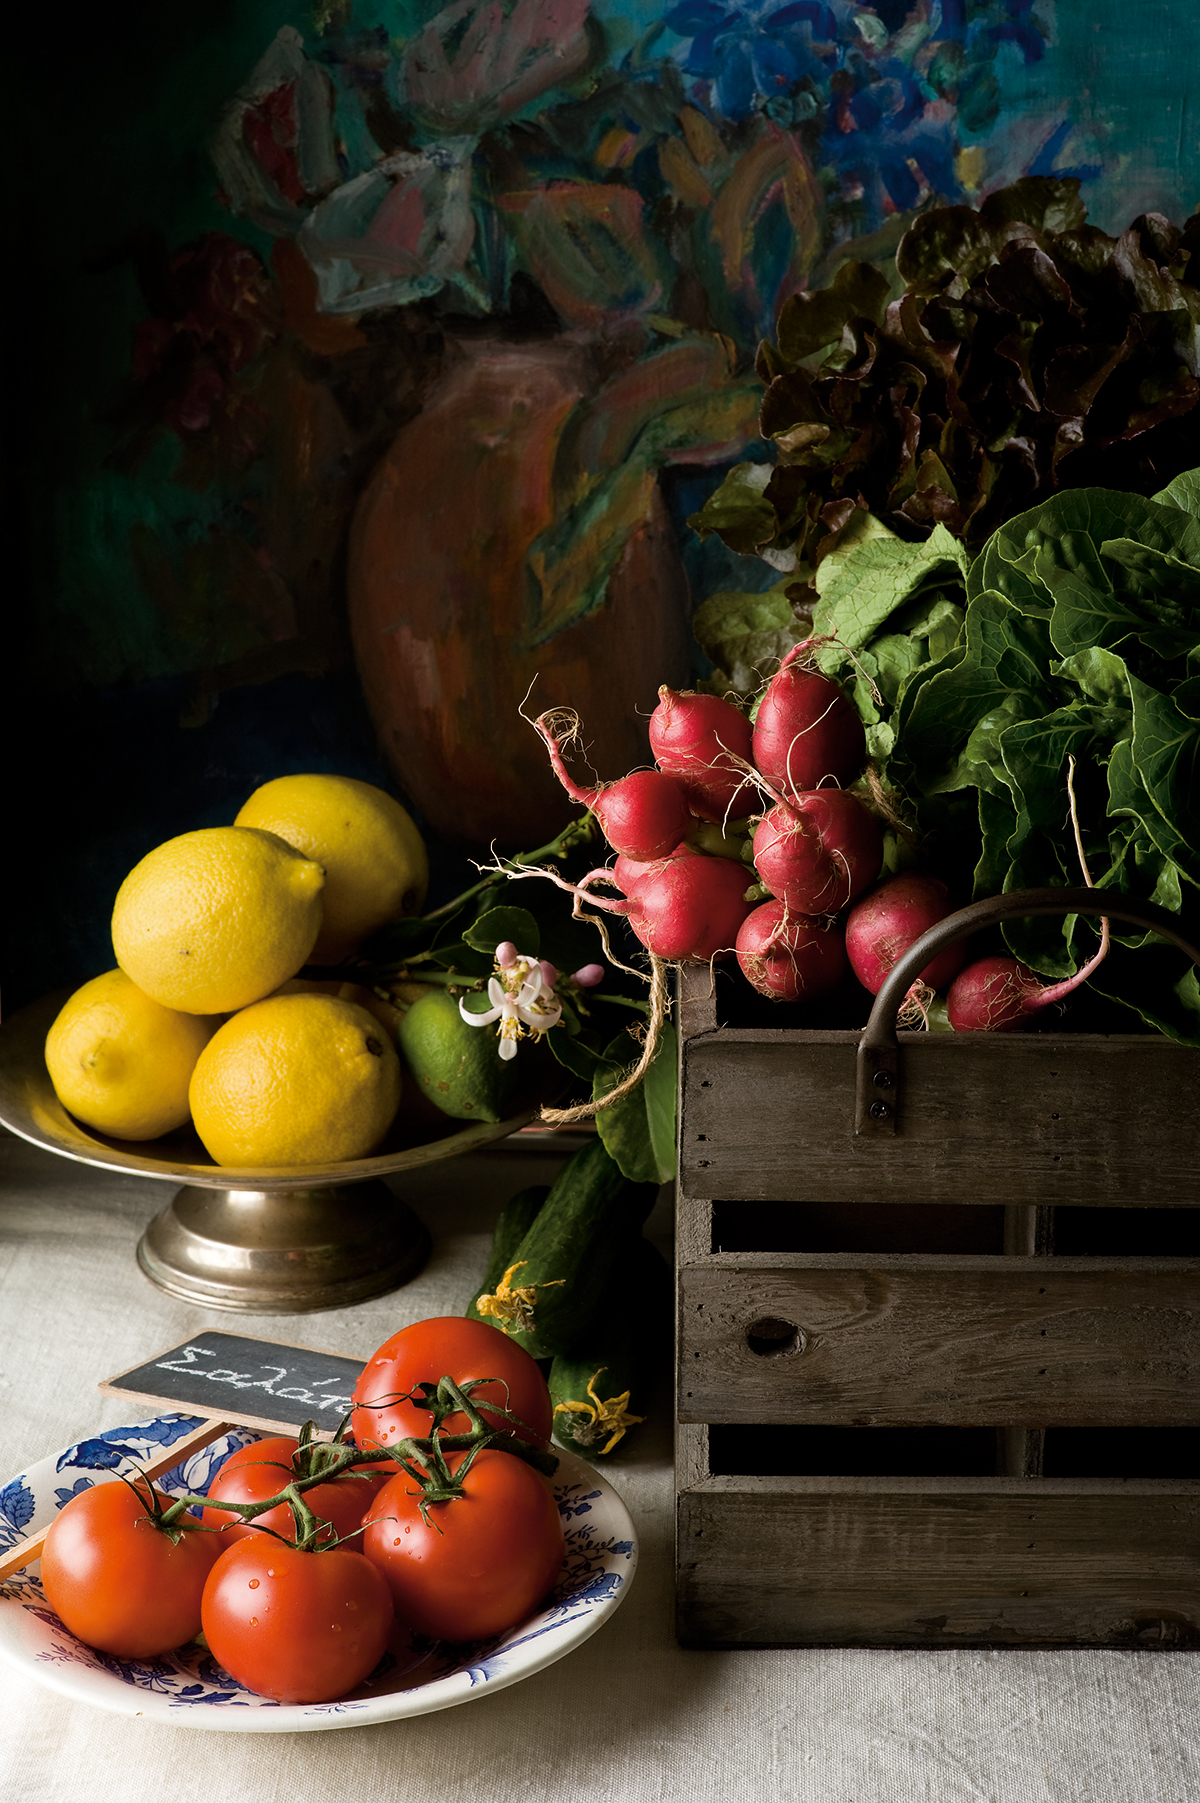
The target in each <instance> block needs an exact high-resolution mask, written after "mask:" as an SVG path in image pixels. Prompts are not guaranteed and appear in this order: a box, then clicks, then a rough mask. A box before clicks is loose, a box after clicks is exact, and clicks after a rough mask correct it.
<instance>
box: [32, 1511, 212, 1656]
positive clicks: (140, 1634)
mask: <svg viewBox="0 0 1200 1803" xmlns="http://www.w3.org/2000/svg"><path fill="white" fill-rule="evenodd" d="M149 1488H150V1486H148V1485H147V1484H146V1483H145V1481H144V1480H143V1484H142V1486H141V1489H142V1494H141V1495H139V1494H138V1492H137V1491H135V1490H134V1489H133V1488H132V1486H131V1485H130V1484H128V1483H124V1482H122V1481H120V1480H119V1479H118V1480H113V1481H112V1482H109V1483H102V1484H95V1485H93V1486H92V1488H91V1489H89V1490H81V1491H80V1492H79V1493H78V1495H77V1496H73V1497H72V1498H71V1500H70V1502H69V1503H67V1504H66V1505H65V1506H64V1508H63V1509H62V1510H61V1511H60V1513H59V1514H58V1515H57V1516H56V1517H55V1519H54V1521H53V1522H52V1523H51V1526H50V1529H49V1531H48V1533H47V1535H46V1544H45V1547H44V1549H43V1552H42V1584H43V1587H44V1588H45V1592H46V1599H47V1601H48V1602H49V1604H50V1607H51V1608H52V1609H53V1610H54V1612H55V1614H56V1615H57V1616H58V1618H59V1620H60V1621H61V1622H62V1623H63V1625H64V1626H65V1627H67V1628H69V1629H70V1631H71V1633H72V1634H74V1635H76V1636H77V1638H78V1639H80V1640H82V1641H84V1642H85V1643H86V1644H87V1645H88V1646H92V1647H96V1648H97V1649H98V1650H99V1651H100V1652H102V1653H113V1654H115V1655H116V1657H117V1658H119V1659H152V1658H154V1657H155V1655H156V1654H158V1653H165V1652H168V1651H169V1650H170V1649H171V1648H172V1647H177V1646H183V1645H184V1644H185V1643H186V1642H187V1641H189V1640H194V1639H195V1638H196V1635H197V1634H198V1633H199V1632H200V1598H201V1593H202V1592H203V1589H204V1585H205V1581H206V1579H207V1578H208V1574H209V1572H210V1571H211V1570H212V1567H213V1561H214V1560H215V1559H216V1557H217V1554H218V1553H219V1552H220V1550H221V1542H220V1540H219V1539H218V1537H217V1535H216V1534H208V1533H206V1532H205V1531H204V1529H203V1528H202V1527H200V1526H198V1525H197V1523H196V1522H195V1521H194V1520H193V1521H190V1522H189V1521H188V1519H187V1518H186V1517H181V1518H180V1520H179V1521H178V1522H177V1523H176V1525H175V1529H174V1532H173V1533H168V1532H167V1531H166V1530H165V1529H163V1528H160V1527H158V1526H157V1525H156V1523H155V1520H154V1517H153V1515H152V1513H151V1509H150V1507H148V1505H147V1502H146V1501H145V1500H144V1497H145V1496H146V1494H147V1491H148V1490H149ZM160 1500H161V1501H162V1502H164V1503H165V1504H166V1505H167V1506H170V1503H171V1501H172V1499H171V1498H170V1497H163V1498H161V1499H160Z"/></svg>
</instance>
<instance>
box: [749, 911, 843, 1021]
mask: <svg viewBox="0 0 1200 1803" xmlns="http://www.w3.org/2000/svg"><path fill="white" fill-rule="evenodd" d="M737 961H738V963H739V964H740V965H741V967H742V975H743V976H744V977H745V979H746V981H747V982H748V983H749V984H750V985H751V986H752V987H753V988H754V989H757V990H758V993H759V994H760V995H765V996H769V997H770V998H771V1000H772V1001H776V1002H811V1001H815V1000H816V999H817V998H818V996H822V995H828V993H829V991H830V990H831V989H835V988H836V987H837V985H838V983H839V982H840V981H841V979H842V976H843V975H844V973H845V969H846V948H845V944H844V941H843V937H842V933H841V931H840V929H839V928H838V927H837V926H835V924H834V923H833V921H831V920H829V919H823V920H816V919H814V918H813V916H812V915H811V914H791V913H789V912H788V910H787V908H786V907H785V906H784V904H783V903H782V902H781V901H769V902H763V904H762V906H761V907H759V908H755V910H754V912H753V914H748V915H747V916H746V918H745V920H744V921H743V922H742V926H741V931H740V932H739V933H738V936H737Z"/></svg>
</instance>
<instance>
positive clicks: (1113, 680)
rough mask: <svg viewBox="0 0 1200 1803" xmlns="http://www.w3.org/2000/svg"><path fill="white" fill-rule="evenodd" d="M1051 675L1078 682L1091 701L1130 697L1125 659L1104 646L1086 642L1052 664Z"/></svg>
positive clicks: (1118, 700)
mask: <svg viewBox="0 0 1200 1803" xmlns="http://www.w3.org/2000/svg"><path fill="white" fill-rule="evenodd" d="M1053 673H1054V675H1056V676H1062V677H1065V678H1066V679H1067V681H1068V682H1077V683H1078V684H1079V686H1080V688H1081V689H1082V690H1083V692H1084V694H1085V695H1086V696H1087V697H1088V699H1089V700H1090V701H1113V702H1126V703H1128V701H1129V672H1128V670H1127V669H1126V668H1125V660H1124V658H1123V657H1118V656H1117V655H1116V654H1115V652H1112V651H1105V650H1104V648H1103V646H1100V645H1088V646H1086V647H1085V648H1084V649H1083V650H1082V651H1075V652H1073V653H1072V655H1071V656H1070V657H1067V658H1064V659H1063V661H1062V663H1060V664H1057V665H1055V666H1054V670H1053Z"/></svg>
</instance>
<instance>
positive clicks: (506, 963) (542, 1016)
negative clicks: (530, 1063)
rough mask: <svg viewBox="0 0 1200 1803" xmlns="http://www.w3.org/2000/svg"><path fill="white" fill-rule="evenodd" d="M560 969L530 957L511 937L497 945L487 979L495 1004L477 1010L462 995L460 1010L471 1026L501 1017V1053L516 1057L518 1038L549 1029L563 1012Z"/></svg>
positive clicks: (480, 1024) (538, 1033) (491, 1000)
mask: <svg viewBox="0 0 1200 1803" xmlns="http://www.w3.org/2000/svg"><path fill="white" fill-rule="evenodd" d="M557 981H558V972H557V971H556V970H555V968H554V966H553V964H549V963H546V962H545V961H544V960H542V961H539V960H538V959H537V958H530V957H527V956H526V955H525V954H523V953H522V952H519V951H518V950H517V948H516V946H515V945H514V944H513V943H512V941H511V940H508V939H505V940H504V941H502V943H501V944H500V945H498V946H497V947H496V974H495V975H494V976H492V977H489V979H488V986H487V992H488V1000H489V1001H490V1002H491V1004H492V1006H491V1007H490V1008H489V1009H488V1010H487V1011H486V1012H485V1013H483V1014H474V1013H472V1011H471V1010H470V1009H469V1008H468V1007H467V1006H466V1005H465V1002H464V1000H463V999H462V998H461V997H460V999H459V1004H458V1011H459V1013H460V1014H461V1015H462V1017H463V1019H464V1020H465V1021H466V1022H467V1023H468V1025H469V1026H472V1027H488V1026H491V1024H492V1022H493V1021H497V1020H498V1021H499V1022H500V1026H499V1029H498V1030H499V1034H500V1056H501V1058H504V1059H509V1058H515V1057H516V1055H517V1041H518V1040H519V1039H522V1038H524V1037H525V1036H526V1035H528V1034H533V1035H534V1036H535V1037H540V1036H541V1034H543V1033H548V1032H549V1031H550V1028H551V1027H553V1026H554V1025H555V1024H556V1023H557V1021H558V1020H559V1019H560V1018H561V1016H562V1003H561V1002H560V1001H559V999H558V997H557V996H556V995H555V993H554V985H555V983H556V982H557Z"/></svg>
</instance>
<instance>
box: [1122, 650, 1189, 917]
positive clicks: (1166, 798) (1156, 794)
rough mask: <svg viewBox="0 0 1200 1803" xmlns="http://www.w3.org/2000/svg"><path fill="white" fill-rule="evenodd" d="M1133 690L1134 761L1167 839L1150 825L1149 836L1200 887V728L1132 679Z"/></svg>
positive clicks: (1154, 691)
mask: <svg viewBox="0 0 1200 1803" xmlns="http://www.w3.org/2000/svg"><path fill="white" fill-rule="evenodd" d="M1129 690H1130V694H1131V695H1132V697H1133V740H1132V744H1131V751H1132V757H1133V761H1134V764H1135V765H1136V767H1137V769H1138V772H1139V774H1140V777H1141V781H1142V783H1143V785H1144V787H1145V790H1146V793H1147V794H1148V795H1149V797H1150V799H1151V801H1152V802H1153V803H1154V807H1155V810H1156V812H1157V814H1158V816H1159V819H1160V820H1161V821H1162V822H1163V824H1164V825H1165V827H1166V829H1167V834H1163V833H1162V832H1161V831H1156V825H1157V823H1155V824H1151V822H1150V821H1149V820H1147V821H1146V828H1147V831H1148V832H1149V833H1150V836H1151V838H1152V839H1153V840H1154V842H1155V844H1156V845H1158V846H1159V847H1160V849H1161V850H1163V851H1165V852H1166V853H1167V855H1168V856H1169V857H1173V858H1174V859H1175V861H1176V863H1178V864H1179V865H1180V867H1181V868H1182V869H1183V870H1184V871H1185V872H1186V873H1187V875H1188V876H1189V877H1190V878H1191V880H1192V881H1193V882H1200V723H1198V722H1197V721H1195V720H1191V719H1189V718H1188V716H1187V715H1186V714H1184V713H1181V711H1180V710H1179V708H1177V707H1176V706H1175V704H1174V702H1173V701H1172V700H1171V699H1170V697H1169V696H1166V695H1161V694H1159V692H1158V691H1157V690H1156V689H1152V688H1151V687H1150V686H1149V684H1148V683H1144V682H1140V681H1139V680H1138V678H1137V677H1136V676H1133V675H1131V676H1130V678H1129ZM1167 835H1169V836H1170V838H1169V841H1168V842H1164V840H1166V839H1167Z"/></svg>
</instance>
